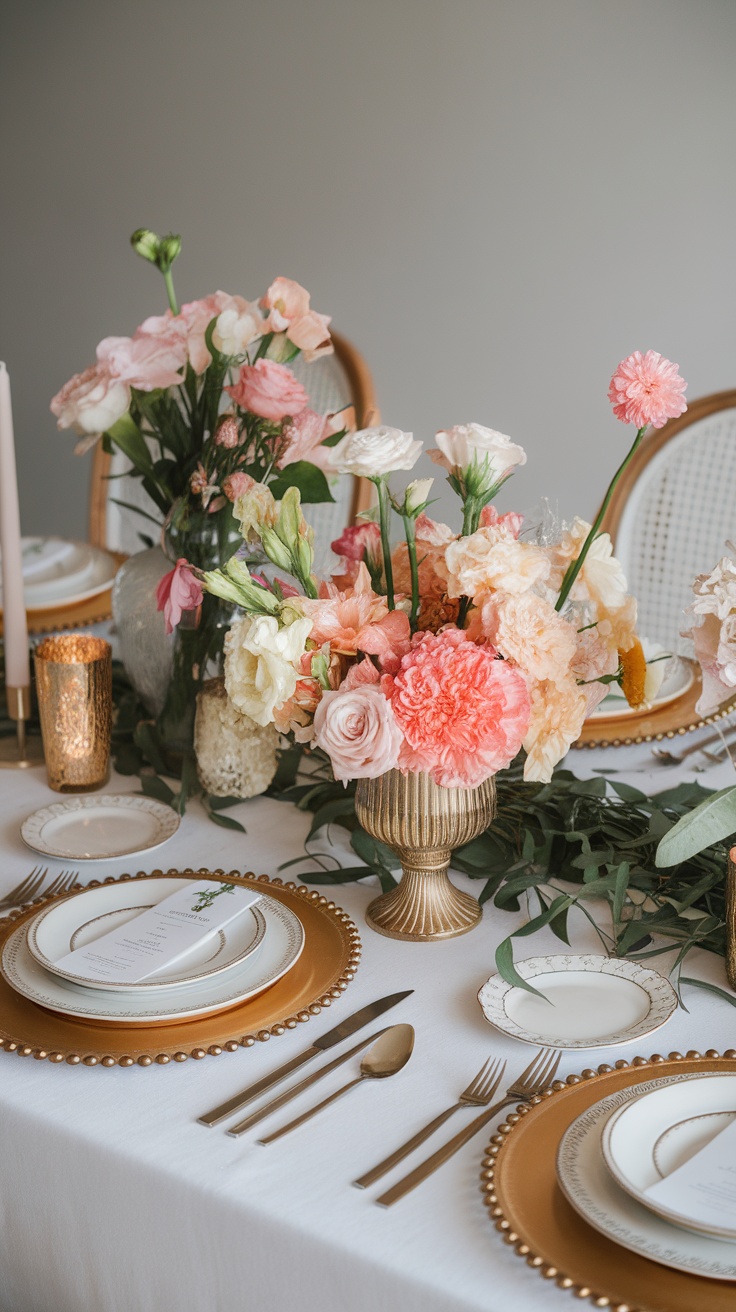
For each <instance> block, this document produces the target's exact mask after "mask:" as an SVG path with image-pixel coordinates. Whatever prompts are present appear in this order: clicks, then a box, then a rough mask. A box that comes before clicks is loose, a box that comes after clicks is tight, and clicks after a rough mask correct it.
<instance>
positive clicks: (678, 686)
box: [587, 641, 695, 720]
mask: <svg viewBox="0 0 736 1312" xmlns="http://www.w3.org/2000/svg"><path fill="white" fill-rule="evenodd" d="M643 645H644V654H645V656H646V657H647V660H651V659H652V657H653V655H655V654H657V655H658V654H660V653H664V648H663V647H658V644H656V643H647V642H646V641H645V642H644V644H643ZM662 663H663V664H664V665H665V674H664V678H663V680H662V683H661V686H660V689H659V692H658V693H657V695H656V697H653V698H652V700H651V703H649V705H647V707H646V710H647V711H655V710H659V709H660V708H661V707H662V706H667V705H668V704H669V703H670V702H675V701H677V699H678V697H682V696H683V694H684V693H686V692H688V690H689V689H690V688H691V687H692V685H693V680H694V678H695V669H694V667H693V665H692V664H690V663H689V662H688V661H684V660H682V659H681V658H680V657H679V656H670V657H669V659H668V660H667V661H666V662H664V661H663V662H662ZM642 709H643V708H642V707H641V706H629V703H628V702H627V700H626V698H625V697H624V694H623V690H622V689H621V687H620V686H619V684H617V683H612V684H611V685H610V689H609V692H608V694H607V696H606V697H604V699H603V701H602V702H600V704H599V705H598V706H597V707H596V709H595V710H594V711H592V712H591V714H590V715H589V716H588V717H587V719H588V720H613V719H616V720H618V719H626V718H627V717H628V716H631V715H641V713H642Z"/></svg>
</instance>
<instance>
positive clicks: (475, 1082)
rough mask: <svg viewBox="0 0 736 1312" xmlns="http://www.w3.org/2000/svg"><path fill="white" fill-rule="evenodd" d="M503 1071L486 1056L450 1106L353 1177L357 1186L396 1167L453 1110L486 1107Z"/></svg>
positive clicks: (503, 1064) (362, 1186) (499, 1063)
mask: <svg viewBox="0 0 736 1312" xmlns="http://www.w3.org/2000/svg"><path fill="white" fill-rule="evenodd" d="M505 1070H506V1062H505V1061H503V1062H502V1061H494V1062H492V1061H491V1059H490V1057H489V1058H488V1061H487V1062H485V1064H484V1065H483V1066H481V1068H480V1070H479V1071H478V1074H477V1075H476V1076H475V1078H474V1079H472V1080H471V1081H470V1084H469V1085H468V1087H467V1089H465V1090H464V1091H463V1092H462V1093H461V1094H460V1097H459V1099H458V1101H457V1102H456V1103H453V1105H452V1107H448V1108H447V1110H446V1111H444V1112H440V1115H439V1116H435V1118H434V1120H433V1121H429V1123H428V1124H427V1125H425V1126H424V1127H423V1128H422V1129H421V1130H418V1131H417V1133H416V1134H414V1135H412V1137H411V1139H407V1141H406V1143H402V1145H401V1147H400V1148H397V1149H396V1151H395V1152H393V1153H391V1154H390V1156H389V1157H384V1159H383V1161H382V1162H379V1163H378V1166H374V1167H373V1169H372V1170H371V1171H366V1173H365V1175H361V1176H360V1179H358V1180H353V1184H354V1185H355V1187H356V1189H367V1188H368V1186H369V1185H371V1184H374V1183H375V1181H376V1180H380V1178H381V1176H382V1175H385V1174H386V1172H387V1171H390V1170H391V1169H392V1167H394V1166H398V1164H399V1162H403V1160H404V1158H405V1157H408V1156H409V1153H413V1152H414V1149H415V1148H418V1147H419V1145H420V1144H422V1143H424V1141H425V1140H426V1139H428V1138H429V1137H430V1135H432V1134H434V1132H435V1130H439V1128H440V1126H441V1125H444V1123H445V1121H449V1119H450V1117H451V1116H454V1114H455V1112H458V1111H460V1109H461V1108H462V1107H487V1106H488V1104H489V1102H490V1101H491V1098H492V1097H493V1095H494V1093H495V1092H496V1090H497V1089H498V1086H499V1084H500V1083H501V1080H502V1079H503V1076H504V1071H505Z"/></svg>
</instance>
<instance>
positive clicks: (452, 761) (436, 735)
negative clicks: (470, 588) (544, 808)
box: [382, 629, 530, 788]
mask: <svg viewBox="0 0 736 1312" xmlns="http://www.w3.org/2000/svg"><path fill="white" fill-rule="evenodd" d="M382 686H383V687H384V688H385V689H386V691H387V693H389V694H390V696H391V705H392V707H393V711H394V715H395V717H396V722H397V724H398V726H399V728H400V729H401V732H402V733H403V735H404V744H403V746H402V749H401V754H400V756H399V768H400V769H401V770H403V771H404V773H408V772H414V771H425V770H426V771H427V772H428V773H429V774H431V776H432V778H433V779H434V781H435V783H438V784H440V785H442V786H443V787H445V788H475V787H477V785H478V784H480V783H482V782H483V780H484V779H488V778H489V777H490V776H491V775H493V774H495V773H496V772H497V771H498V770H502V769H504V768H505V767H506V766H507V765H509V764H510V762H511V761H512V760H513V759H514V757H515V756H516V753H517V752H518V750H519V748H520V746H521V741H522V738H523V737H524V734H525V733H526V730H527V727H528V724H529V710H530V706H529V693H528V690H527V685H526V681H525V679H524V677H523V675H522V674H521V673H520V672H519V670H517V669H515V668H514V667H513V666H512V665H511V664H509V662H507V661H501V660H496V659H495V655H494V652H493V649H492V648H490V647H479V646H477V645H476V644H475V643H474V642H470V641H469V640H468V638H467V637H466V636H465V634H464V633H463V632H462V631H461V630H460V629H446V630H445V631H444V632H443V633H439V634H431V633H430V634H422V635H419V634H417V635H416V637H415V638H414V640H413V646H412V650H411V651H410V652H408V653H407V655H406V656H404V658H403V660H402V662H401V667H400V669H399V672H398V674H397V675H396V677H395V678H394V679H393V680H391V679H389V678H388V677H384V679H383V681H382Z"/></svg>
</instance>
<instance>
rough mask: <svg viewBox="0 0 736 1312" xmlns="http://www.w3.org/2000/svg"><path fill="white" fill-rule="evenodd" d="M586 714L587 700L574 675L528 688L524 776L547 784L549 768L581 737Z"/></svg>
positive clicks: (550, 769)
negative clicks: (528, 711)
mask: <svg viewBox="0 0 736 1312" xmlns="http://www.w3.org/2000/svg"><path fill="white" fill-rule="evenodd" d="M587 714H588V699H587V697H586V695H585V691H584V689H582V688H580V687H578V685H577V683H576V681H575V678H574V677H573V676H570V677H569V678H567V679H561V680H559V681H555V682H551V681H544V682H541V683H535V684H533V685H532V688H531V719H530V721H529V727H528V729H527V731H526V734H525V736H524V744H523V745H524V748H525V750H526V754H527V757H526V761H525V763H524V778H525V779H527V780H531V781H533V782H535V783H544V784H548V783H549V781H550V779H551V778H552V771H553V770H554V768H555V766H556V765H557V763H558V761H561V760H562V758H563V756H565V754H566V753H567V751H568V750H569V748H570V747H571V746H572V744H573V743H574V742H575V740H576V738H579V737H580V730H581V729H582V727H583V721H584V719H585V717H586V715H587Z"/></svg>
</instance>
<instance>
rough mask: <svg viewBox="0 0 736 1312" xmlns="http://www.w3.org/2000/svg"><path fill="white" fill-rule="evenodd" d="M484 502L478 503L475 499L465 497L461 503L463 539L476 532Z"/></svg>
mask: <svg viewBox="0 0 736 1312" xmlns="http://www.w3.org/2000/svg"><path fill="white" fill-rule="evenodd" d="M483 505H484V502H482V501H479V500H478V499H477V498H476V497H467V498H466V500H465V501H464V503H463V537H464V538H469V537H470V535H471V533H476V532H477V531H478V525H479V523H480V514H481V511H482V509H483Z"/></svg>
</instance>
